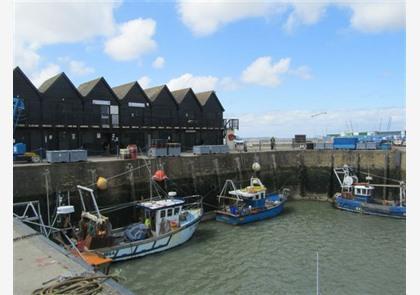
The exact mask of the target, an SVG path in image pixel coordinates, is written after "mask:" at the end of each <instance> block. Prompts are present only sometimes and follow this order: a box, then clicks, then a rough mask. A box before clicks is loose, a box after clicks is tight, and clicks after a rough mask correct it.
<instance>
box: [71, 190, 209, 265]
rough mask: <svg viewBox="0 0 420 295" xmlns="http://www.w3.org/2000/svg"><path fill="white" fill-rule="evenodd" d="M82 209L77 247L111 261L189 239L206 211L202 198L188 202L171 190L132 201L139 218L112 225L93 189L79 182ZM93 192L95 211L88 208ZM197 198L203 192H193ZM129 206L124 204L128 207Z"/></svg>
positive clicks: (134, 256) (156, 249) (170, 245)
mask: <svg viewBox="0 0 420 295" xmlns="http://www.w3.org/2000/svg"><path fill="white" fill-rule="evenodd" d="M77 188H78V190H79V194H80V198H81V203H82V207H83V212H82V214H81V220H80V223H79V224H80V228H79V230H78V243H77V245H78V249H79V251H81V252H82V253H83V252H85V251H94V252H97V253H100V254H102V255H103V256H105V257H108V258H111V259H112V261H113V262H114V261H121V260H127V259H132V258H136V257H140V256H145V255H148V254H152V253H156V252H161V251H165V250H168V249H171V248H173V247H176V246H178V245H181V244H183V243H185V242H186V241H188V240H189V239H190V238H191V237H192V235H193V234H194V232H195V231H196V229H197V227H198V224H199V222H200V219H201V217H202V214H203V210H202V208H201V200H199V201H197V202H193V203H191V202H190V203H188V204H187V203H186V201H185V200H184V199H183V198H176V196H175V193H174V192H172V193H170V194H169V196H168V197H166V198H159V199H153V200H148V201H139V202H132V203H130V204H131V205H132V208H133V210H134V211H135V213H134V215H135V219H137V220H139V221H138V222H133V223H130V224H129V225H127V226H124V227H121V228H117V229H112V226H111V223H110V221H109V219H108V217H105V216H103V215H102V214H101V212H100V210H99V208H98V206H97V203H96V198H95V195H94V191H93V189H90V188H87V187H83V186H77ZM86 195H88V196H90V199H91V203H92V204H93V206H94V210H93V211H87V209H86V206H85V203H86V202H85V201H84V198H85V196H86ZM189 198H197V199H199V198H200V196H191V197H189ZM127 208H129V207H127V206H126V207H124V209H127Z"/></svg>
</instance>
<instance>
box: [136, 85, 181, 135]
mask: <svg viewBox="0 0 420 295" xmlns="http://www.w3.org/2000/svg"><path fill="white" fill-rule="evenodd" d="M144 92H145V93H146V94H147V97H148V98H149V100H150V105H151V110H152V120H151V126H150V129H151V132H150V138H149V139H148V142H150V140H151V139H169V140H170V141H174V142H180V134H179V125H178V103H177V102H176V100H175V98H174V97H173V95H172V93H171V91H170V90H169V88H168V87H167V86H166V85H161V86H156V87H152V88H147V89H144Z"/></svg>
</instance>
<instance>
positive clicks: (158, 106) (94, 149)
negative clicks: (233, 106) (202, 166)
mask: <svg viewBox="0 0 420 295" xmlns="http://www.w3.org/2000/svg"><path fill="white" fill-rule="evenodd" d="M13 79H14V80H13V95H14V97H19V98H21V99H22V100H23V101H24V105H25V111H24V113H23V114H22V117H21V119H20V120H19V122H18V125H17V128H16V130H15V132H14V140H15V142H24V143H25V144H26V145H27V149H28V150H29V151H36V150H38V149H40V148H42V149H44V150H45V149H47V150H55V149H77V148H84V149H87V150H88V153H89V155H95V154H104V153H115V152H116V151H117V146H119V147H126V146H127V145H128V144H136V145H137V146H139V147H141V148H142V149H143V148H147V147H148V146H149V145H150V143H151V142H152V140H153V139H168V140H170V141H172V142H179V143H181V145H182V148H183V150H190V149H191V148H192V146H193V145H198V144H222V143H223V137H222V135H223V111H224V109H223V106H222V105H221V103H220V101H219V99H218V98H217V96H216V93H215V92H214V91H208V92H202V93H198V94H195V93H194V91H193V90H192V89H190V88H186V89H180V90H176V91H173V92H171V91H170V90H169V89H168V87H167V86H166V85H161V86H157V87H153V88H148V89H144V90H143V89H142V87H141V86H140V85H139V84H138V83H137V82H131V83H127V84H123V85H119V86H116V87H114V88H111V87H110V86H109V84H108V83H107V81H106V80H105V79H104V78H103V77H100V78H98V79H95V80H92V81H89V82H86V83H83V84H81V85H80V86H79V87H78V88H76V87H75V86H74V84H73V83H72V82H71V81H70V79H69V78H68V77H67V75H66V74H65V73H60V74H58V75H56V76H54V77H51V78H50V79H48V80H46V81H45V82H44V83H43V84H42V85H41V86H40V87H39V89H37V88H36V87H35V86H34V85H33V84H32V83H31V81H30V80H29V79H28V77H27V76H26V75H25V74H24V73H23V72H22V70H21V69H20V68H19V67H16V68H15V69H14V71H13Z"/></svg>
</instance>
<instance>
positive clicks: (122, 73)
mask: <svg viewBox="0 0 420 295" xmlns="http://www.w3.org/2000/svg"><path fill="white" fill-rule="evenodd" d="M14 19H15V34H14V65H15V66H19V67H21V69H22V70H23V71H24V72H25V73H26V74H27V75H28V77H29V78H30V79H31V80H32V82H33V83H34V84H35V85H36V86H39V85H41V84H42V82H43V81H45V80H46V79H48V78H50V77H52V76H53V75H55V74H57V73H59V72H63V71H64V72H65V73H66V74H67V75H68V76H69V78H70V79H71V80H72V82H73V83H74V84H75V85H76V87H77V86H78V85H80V84H81V83H83V82H86V81H89V80H91V79H95V78H97V77H100V76H103V77H104V78H105V79H106V80H107V82H108V83H109V84H110V85H111V86H112V87H114V86H118V85H121V84H124V83H128V82H131V81H136V80H137V81H139V83H140V85H141V86H142V87H143V88H148V87H153V86H157V85H161V84H167V85H168V87H169V88H170V89H171V90H176V89H181V88H186V87H191V88H193V90H194V91H195V92H200V91H207V90H215V91H216V93H217V96H218V97H219V99H220V101H221V103H222V104H223V106H224V108H225V113H224V117H225V118H239V126H240V129H239V131H238V132H237V133H238V134H239V135H240V136H242V137H257V136H261V137H263V136H264V137H265V136H276V137H290V136H293V134H298V133H299V134H307V135H310V136H317V135H323V134H326V133H336V132H343V131H351V130H353V131H365V130H369V131H374V130H382V131H383V130H388V129H391V130H404V129H405V78H406V77H405V51H406V46H405V44H406V31H405V3H404V2H403V1H392V0H386V1H375V0H370V1H360V0H359V1H356V0H347V1H338V0H337V1H333V0H330V1H308V0H306V1H297V0H295V1H266V2H264V1H236V0H230V1H212V2H208V1H207V2H198V1H186V0H179V1H165V2H163V1H157V2H156V1H155V2H152V1H113V2H109V1H108V2H106V1H85V2H83V1H66V2H64V1H60V2H45V1H42V2H37V1H32V2H19V1H17V2H15V18H14Z"/></svg>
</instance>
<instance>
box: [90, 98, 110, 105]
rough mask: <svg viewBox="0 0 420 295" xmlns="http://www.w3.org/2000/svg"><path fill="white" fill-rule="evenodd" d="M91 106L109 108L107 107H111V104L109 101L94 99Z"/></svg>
mask: <svg viewBox="0 0 420 295" xmlns="http://www.w3.org/2000/svg"><path fill="white" fill-rule="evenodd" d="M92 104H97V105H103V106H109V105H111V102H110V101H109V100H100V99H94V100H92Z"/></svg>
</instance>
